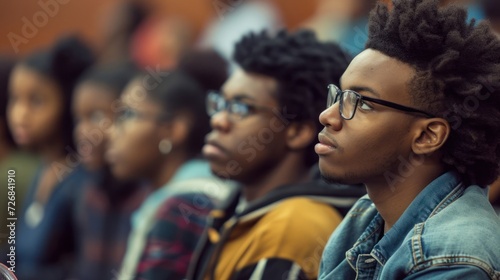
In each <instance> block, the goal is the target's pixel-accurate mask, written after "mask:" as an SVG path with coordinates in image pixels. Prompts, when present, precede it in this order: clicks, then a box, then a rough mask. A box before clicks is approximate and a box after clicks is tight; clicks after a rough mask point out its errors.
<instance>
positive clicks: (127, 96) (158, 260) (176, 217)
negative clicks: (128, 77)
mask: <svg viewBox="0 0 500 280" xmlns="http://www.w3.org/2000/svg"><path fill="white" fill-rule="evenodd" d="M155 74H156V73H155ZM205 97H206V94H205V91H204V90H203V88H202V86H201V85H200V84H199V83H198V82H197V80H195V79H194V78H193V76H191V75H189V74H187V73H186V72H183V71H179V70H175V71H172V72H170V73H165V72H161V73H160V74H158V76H156V77H154V76H152V75H150V74H146V73H144V74H141V75H140V76H138V77H136V78H134V79H133V80H132V81H131V82H130V83H129V84H128V85H127V86H126V87H125V89H124V92H123V94H122V95H121V97H120V100H121V104H119V103H117V105H118V106H117V107H118V110H119V116H118V118H117V120H116V121H115V122H114V126H113V128H112V129H111V135H110V143H109V148H108V150H107V154H106V155H107V160H108V161H109V163H110V165H111V171H112V173H113V175H114V176H115V177H116V178H117V179H121V180H141V181H143V182H144V183H145V184H146V185H147V186H149V187H150V189H151V190H152V192H151V194H149V195H148V197H147V198H146V199H145V201H144V202H143V203H142V205H141V206H140V207H139V209H138V210H137V211H135V212H134V213H133V214H132V231H131V233H130V236H129V241H128V244H127V250H126V253H125V257H124V259H123V262H122V265H121V269H120V272H119V274H118V275H117V276H116V278H118V279H120V280H124V279H158V278H161V279H183V277H184V276H185V274H186V271H187V266H188V264H189V260H190V258H191V254H192V252H193V251H194V247H195V246H196V242H197V241H198V239H199V236H200V235H201V233H202V232H203V229H204V228H205V220H206V216H207V214H208V212H209V211H210V210H211V209H212V208H213V205H214V204H216V203H217V201H218V200H222V199H224V198H225V197H226V195H227V188H225V187H224V184H223V182H222V181H220V180H218V179H217V178H215V177H214V176H213V175H212V174H211V172H210V168H209V166H208V163H207V162H206V161H205V160H203V159H201V158H199V155H200V153H201V147H202V146H203V139H204V137H205V135H206V133H207V132H208V130H209V120H208V116H207V115H206V114H203V111H204V109H205ZM158 215H159V216H158ZM152 238H153V239H154V240H153V241H157V242H155V243H153V244H151V243H150V241H151V239H152ZM159 239H160V240H159ZM151 245H152V246H151ZM144 258H147V261H146V262H144V260H143V259H144ZM158 270H159V271H161V274H160V275H158ZM115 273H116V272H115ZM155 275H156V276H155Z"/></svg>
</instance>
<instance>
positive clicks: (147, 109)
mask: <svg viewBox="0 0 500 280" xmlns="http://www.w3.org/2000/svg"><path fill="white" fill-rule="evenodd" d="M141 87H142V80H140V79H136V80H134V81H132V82H131V83H130V84H129V85H128V86H127V87H126V89H125V91H124V93H123V94H122V97H121V101H122V104H123V107H121V108H120V110H124V109H126V108H128V109H130V110H132V111H133V112H134V115H135V117H131V118H129V119H127V120H126V121H123V123H121V124H115V125H114V126H113V129H112V130H111V131H112V133H111V135H110V143H109V147H108V150H107V154H106V158H107V160H108V162H109V163H110V165H111V171H112V172H113V175H114V176H115V177H116V178H118V179H121V180H130V179H143V180H146V181H148V182H149V183H150V184H151V187H152V188H153V189H158V188H160V187H162V186H163V185H164V184H165V183H167V182H168V181H169V180H170V179H171V178H172V176H173V175H174V174H175V172H176V171H177V169H178V168H179V167H180V166H181V165H182V164H184V163H185V162H186V161H187V160H189V159H190V154H189V153H188V151H186V148H185V146H184V142H185V140H186V139H187V135H188V132H189V127H190V124H189V123H190V119H189V118H188V117H186V116H184V115H183V114H178V115H176V117H175V118H174V119H171V120H161V119H160V115H161V114H162V113H165V111H164V109H163V108H162V107H161V106H160V105H159V103H158V102H156V101H155V100H153V99H151V98H150V97H147V96H145V95H142V93H139V92H140V90H141ZM162 139H168V140H170V141H171V142H172V151H171V152H170V153H169V154H167V155H164V154H161V153H160V151H159V148H158V146H159V143H160V141H161V140H162Z"/></svg>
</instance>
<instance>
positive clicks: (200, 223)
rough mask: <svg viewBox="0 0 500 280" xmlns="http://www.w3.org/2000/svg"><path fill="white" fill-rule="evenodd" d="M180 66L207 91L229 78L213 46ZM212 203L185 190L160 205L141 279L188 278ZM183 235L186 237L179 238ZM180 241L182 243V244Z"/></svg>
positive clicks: (193, 53) (140, 269)
mask: <svg viewBox="0 0 500 280" xmlns="http://www.w3.org/2000/svg"><path fill="white" fill-rule="evenodd" d="M178 70H181V71H183V72H185V73H189V74H190V76H192V77H193V78H195V79H196V81H197V82H198V83H199V85H200V86H201V88H202V89H203V92H207V91H208V90H210V89H214V88H220V87H221V86H222V84H223V83H224V81H225V80H226V78H227V62H226V61H225V60H224V59H223V58H222V57H221V56H220V55H219V54H217V52H215V51H214V50H211V49H194V50H191V51H189V52H187V53H186V54H185V56H184V57H183V58H182V59H181V60H180V62H179V66H178ZM204 113H205V112H201V113H200V112H197V114H204ZM199 136H201V134H200V135H199ZM198 148H199V147H198ZM193 199H194V201H193ZM185 201H187V202H189V203H186V202H185ZM193 204H194V205H195V206H196V207H193ZM211 204H212V203H210V202H209V201H208V200H207V199H205V197H204V196H193V195H192V194H181V195H178V196H177V197H176V198H175V199H167V200H166V201H165V202H164V203H162V205H160V206H159V208H158V211H157V212H156V214H155V221H154V222H153V225H152V226H151V231H150V233H149V235H148V238H147V243H146V245H145V246H144V250H143V253H142V256H141V259H140V262H139V265H138V267H137V275H136V276H137V278H138V279H148V280H155V279H169V280H176V279H179V280H180V279H184V277H185V274H186V271H187V266H188V263H189V260H190V259H191V254H192V252H193V251H194V248H195V245H196V243H197V240H198V238H199V236H200V235H201V233H202V231H203V229H204V225H205V224H206V218H207V214H208V211H209V210H210V209H211V208H212V205H211ZM179 216H186V219H182V220H176V221H175V223H174V224H173V217H179ZM187 227H188V228H189V230H178V231H177V232H178V233H176V235H178V237H176V238H172V234H173V233H175V228H187ZM181 234H183V235H184V237H181V236H180V235H181ZM179 238H180V239H181V240H183V241H182V242H179V241H178V239H179ZM176 243H177V244H176ZM179 244H182V246H178V245H179ZM175 248H177V249H175Z"/></svg>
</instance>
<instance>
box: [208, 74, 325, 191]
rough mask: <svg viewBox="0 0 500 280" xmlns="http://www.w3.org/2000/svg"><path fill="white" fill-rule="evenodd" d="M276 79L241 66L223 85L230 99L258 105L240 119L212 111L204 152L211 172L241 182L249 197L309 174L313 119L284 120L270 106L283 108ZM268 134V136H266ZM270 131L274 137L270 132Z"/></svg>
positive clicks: (226, 96)
mask: <svg viewBox="0 0 500 280" xmlns="http://www.w3.org/2000/svg"><path fill="white" fill-rule="evenodd" d="M276 88H277V81H276V80H275V79H274V78H271V77H268V76H263V75H258V74H254V73H248V72H245V71H243V70H237V71H236V72H235V73H234V74H232V75H231V77H230V78H229V79H228V80H227V81H226V83H225V84H224V85H223V87H222V93H223V96H224V98H225V99H226V100H232V99H236V98H238V99H240V100H241V101H242V102H245V103H247V104H252V105H257V106H260V107H263V108H266V109H257V110H256V111H255V112H254V113H252V114H250V115H249V116H247V117H245V118H243V119H240V120H236V121H234V120H231V119H230V118H229V116H228V113H227V112H226V111H222V112H219V113H217V114H215V115H214V116H212V118H211V122H210V123H211V127H212V131H211V132H210V133H209V134H208V135H207V138H206V139H207V144H205V146H204V147H203V154H204V156H205V157H206V158H207V159H208V160H209V162H210V167H211V169H212V171H213V172H214V173H215V174H216V175H218V176H221V177H224V178H227V177H229V178H231V179H233V180H235V181H238V182H239V183H240V184H241V185H242V189H243V195H244V197H245V199H246V200H247V201H252V200H255V199H257V198H260V197H263V196H265V195H266V194H267V193H269V192H270V191H272V190H273V189H275V188H277V187H280V186H282V185H286V184H292V183H297V182H300V181H302V180H304V178H306V177H307V173H308V171H309V168H308V167H307V166H305V165H304V163H303V162H304V160H303V157H304V154H303V153H304V148H305V147H307V145H308V144H309V143H311V141H314V138H315V133H316V131H315V128H314V124H313V123H312V122H309V123H295V122H292V123H289V124H288V125H285V124H284V123H283V121H282V120H280V119H279V118H278V117H277V116H276V115H275V114H274V113H273V112H272V111H271V110H272V109H273V108H274V109H276V110H278V111H279V112H281V111H282V110H280V106H279V104H278V101H277V100H276V97H275V92H276ZM263 135H265V136H263ZM270 135H272V136H270Z"/></svg>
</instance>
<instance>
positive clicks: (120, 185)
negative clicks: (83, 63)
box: [72, 63, 147, 280]
mask: <svg viewBox="0 0 500 280" xmlns="http://www.w3.org/2000/svg"><path fill="white" fill-rule="evenodd" d="M136 73H137V70H136V68H135V67H134V66H132V65H129V63H119V64H113V65H107V66H100V67H96V68H92V69H90V70H89V71H87V72H86V73H85V74H84V75H83V77H82V78H81V79H80V80H79V82H78V85H77V86H76V88H75V92H74V96H73V104H72V108H73V115H74V119H75V135H74V137H75V141H76V147H77V151H78V154H80V155H81V159H82V164H83V166H84V167H85V169H86V170H87V171H88V173H89V177H88V178H86V180H85V182H86V183H85V187H84V188H83V189H82V193H81V194H79V195H78V200H77V202H76V203H75V224H76V226H75V228H76V239H77V255H76V263H75V273H74V277H76V279H79V280H85V279H89V280H99V279H102V280H108V279H111V278H113V276H114V275H113V272H114V273H116V272H117V271H118V269H119V268H120V264H121V262H122V260H123V256H124V255H125V251H126V246H127V239H128V236H129V233H130V230H131V223H130V219H131V215H132V213H133V211H135V210H136V209H137V208H138V207H139V206H140V205H141V203H142V201H143V199H144V198H145V196H146V194H147V192H146V189H145V188H142V187H141V186H140V185H139V183H138V182H135V181H131V182H128V181H119V180H117V179H116V178H115V177H114V176H112V174H111V171H110V168H109V165H108V164H107V163H106V162H105V159H104V157H105V151H106V145H107V144H108V139H107V136H108V134H107V130H108V129H109V128H110V127H111V125H112V123H113V122H114V121H115V119H116V117H117V115H118V113H119V111H118V109H119V98H120V94H121V92H122V91H123V89H124V88H125V86H126V84H127V83H128V82H129V81H130V80H131V79H132V78H133V77H134V76H135V74H136Z"/></svg>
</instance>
